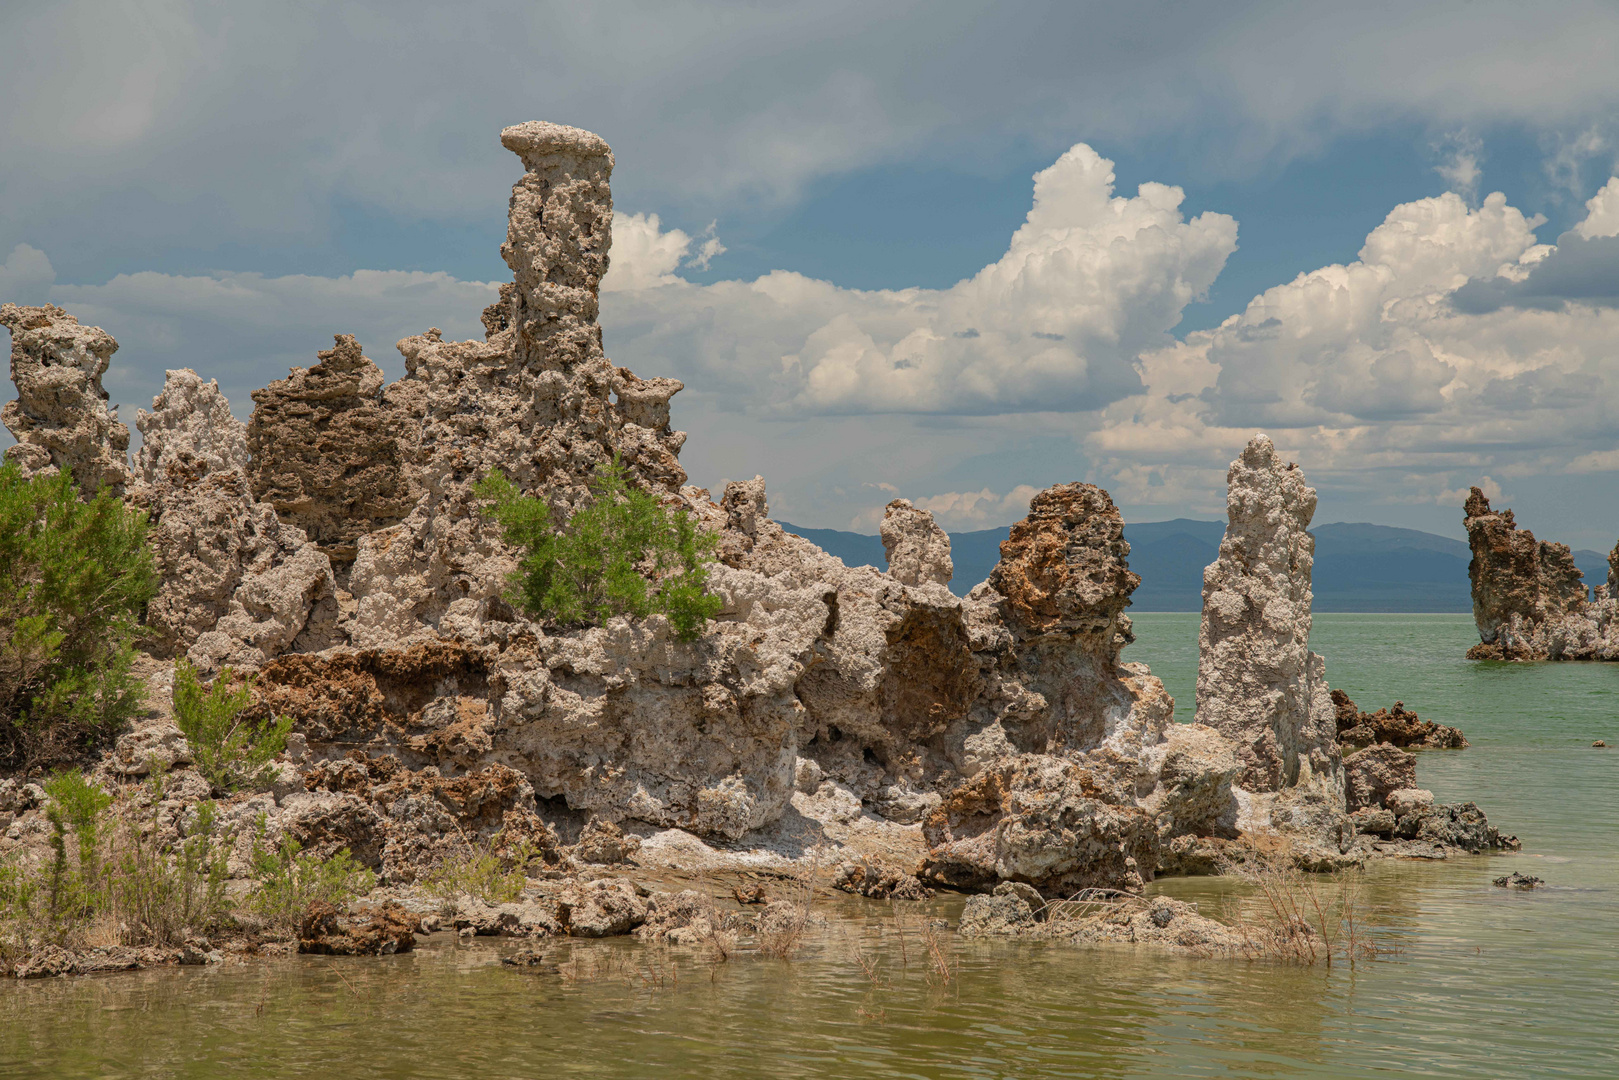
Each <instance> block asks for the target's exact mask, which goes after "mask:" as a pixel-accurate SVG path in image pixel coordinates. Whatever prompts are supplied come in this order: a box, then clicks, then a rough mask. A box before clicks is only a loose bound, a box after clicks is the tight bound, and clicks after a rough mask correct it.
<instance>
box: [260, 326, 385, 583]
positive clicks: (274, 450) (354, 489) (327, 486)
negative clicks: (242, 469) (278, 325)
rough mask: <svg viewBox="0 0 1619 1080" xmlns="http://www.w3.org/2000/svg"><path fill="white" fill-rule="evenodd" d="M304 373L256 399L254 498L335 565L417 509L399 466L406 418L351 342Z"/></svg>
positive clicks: (341, 341)
mask: <svg viewBox="0 0 1619 1080" xmlns="http://www.w3.org/2000/svg"><path fill="white" fill-rule="evenodd" d="M318 358H319V361H320V362H319V363H317V364H316V365H315V366H314V367H311V368H307V369H306V368H293V369H292V374H291V376H289V377H288V378H285V379H281V380H279V381H277V382H273V383H271V384H270V385H269V386H267V387H265V388H264V389H262V390H255V391H253V401H254V402H255V404H256V407H255V408H254V410H253V419H252V420H251V421H250V422H249V423H248V425H247V449H248V452H249V454H250V455H251V456H252V467H251V469H250V470H249V473H248V476H249V479H251V481H252V483H253V497H254V498H255V499H257V500H259V501H260V502H267V503H269V504H270V505H271V506H273V507H274V508H275V511H276V515H277V516H278V517H280V519H281V520H282V521H283V522H284V523H286V524H288V525H292V526H296V527H297V528H300V529H302V530H303V531H304V533H305V534H306V535H307V536H308V537H309V539H310V540H311V541H313V542H314V543H315V544H316V545H317V546H318V547H319V548H320V550H321V551H324V552H325V553H326V554H327V555H328V556H329V557H330V558H331V559H332V560H333V561H334V562H338V563H348V562H350V561H352V560H353V558H354V555H355V544H356V542H357V541H358V540H359V538H360V537H362V536H364V535H365V534H366V533H370V532H374V531H376V530H377V529H381V528H386V527H387V526H390V525H395V524H397V523H399V522H400V521H402V520H404V518H405V516H406V515H407V514H409V513H410V511H411V509H412V508H413V507H414V506H415V504H416V498H415V496H414V494H413V493H412V491H411V489H410V487H409V485H408V484H407V482H406V479H405V475H404V469H403V463H402V462H401V460H400V437H401V435H403V434H404V426H405V424H406V423H407V422H408V418H407V416H406V415H405V413H404V411H403V410H401V409H399V408H397V407H394V406H393V403H392V402H389V401H386V400H384V398H383V395H382V384H383V377H382V369H381V368H379V367H377V365H376V364H375V363H373V362H372V361H371V360H369V359H367V358H366V357H365V356H364V355H362V354H361V352H360V345H359V342H357V341H356V340H355V339H354V337H353V335H351V334H338V335H337V336H336V338H335V345H334V346H333V347H332V348H331V349H328V350H327V351H325V352H323V353H320V354H318Z"/></svg>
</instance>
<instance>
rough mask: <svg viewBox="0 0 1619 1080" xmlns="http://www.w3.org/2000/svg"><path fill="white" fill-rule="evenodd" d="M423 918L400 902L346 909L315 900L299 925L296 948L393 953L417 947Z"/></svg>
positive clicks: (339, 953)
mask: <svg viewBox="0 0 1619 1080" xmlns="http://www.w3.org/2000/svg"><path fill="white" fill-rule="evenodd" d="M421 928H422V918H421V916H420V915H417V914H415V913H413V912H410V911H407V910H406V909H405V908H403V907H401V906H400V905H399V904H396V903H393V902H391V901H390V902H388V903H385V904H380V905H378V906H376V907H358V908H355V909H353V910H352V911H349V912H347V913H345V912H342V911H339V910H338V909H337V908H336V907H333V906H332V905H331V904H328V903H326V902H324V901H319V900H317V901H316V902H314V903H312V904H310V905H309V910H308V911H306V912H305V913H304V919H303V925H302V926H300V927H299V929H298V951H299V952H301V953H316V954H319V955H323V956H392V955H393V954H394V953H402V952H410V951H411V950H413V949H415V948H416V935H417V934H418V933H420V932H421Z"/></svg>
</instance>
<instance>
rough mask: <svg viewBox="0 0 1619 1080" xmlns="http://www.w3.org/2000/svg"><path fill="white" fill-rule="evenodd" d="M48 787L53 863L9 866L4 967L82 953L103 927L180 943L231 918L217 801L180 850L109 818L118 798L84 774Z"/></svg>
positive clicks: (134, 940)
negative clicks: (45, 949) (33, 956)
mask: <svg viewBox="0 0 1619 1080" xmlns="http://www.w3.org/2000/svg"><path fill="white" fill-rule="evenodd" d="M45 789H46V791H47V792H49V793H50V796H51V803H50V805H49V806H48V807H47V808H46V817H47V819H48V820H49V821H50V823H51V837H50V851H51V854H50V858H49V859H48V860H47V861H46V862H44V863H42V864H40V863H36V864H32V865H30V864H24V863H21V862H14V863H12V864H10V865H7V866H3V867H0V968H4V967H7V966H9V964H10V963H12V962H15V960H16V959H17V958H19V957H21V956H24V955H26V954H27V953H29V952H30V951H32V950H35V949H38V948H40V947H41V946H45V945H59V946H62V947H65V948H69V949H73V948H78V947H81V946H82V945H84V944H85V943H86V940H87V938H88V937H89V936H90V932H91V930H92V928H93V927H97V926H101V927H106V928H109V929H111V930H112V936H113V937H115V938H116V940H117V941H118V942H119V943H121V944H124V945H177V944H179V943H180V942H182V941H184V940H185V938H186V937H188V936H189V935H192V934H207V933H209V932H211V931H212V930H213V929H214V928H215V927H216V926H218V925H219V924H220V922H221V921H222V920H223V919H225V918H226V916H227V915H228V914H229V912H228V907H227V904H226V895H225V876H226V870H225V845H224V844H223V843H221V842H220V841H219V840H218V839H217V838H216V837H215V835H214V833H215V814H214V805H213V804H212V803H203V804H201V805H200V806H199V807H198V808H197V817H196V819H195V821H194V822H193V824H192V826H191V829H190V835H189V836H187V837H186V838H185V839H184V840H182V841H180V843H179V844H178V845H159V844H154V843H153V842H152V841H151V840H150V839H148V838H147V834H148V833H149V832H150V829H149V828H148V829H143V828H142V827H141V826H140V824H139V823H137V822H133V821H130V820H127V819H120V818H119V816H117V815H115V814H109V813H108V812H107V811H108V808H109V807H110V806H111V805H112V801H113V800H112V796H111V795H109V794H107V793H106V792H104V791H102V790H101V789H100V788H99V787H97V786H96V785H94V784H92V783H90V782H89V781H88V780H86V779H85V778H84V776H83V775H81V774H80V773H77V772H65V773H59V774H57V776H55V777H54V778H53V779H52V780H50V781H49V782H48V783H47V784H46V785H45ZM70 837H71V839H72V840H73V843H72V844H71V845H70V844H69V843H68V841H69V839H70Z"/></svg>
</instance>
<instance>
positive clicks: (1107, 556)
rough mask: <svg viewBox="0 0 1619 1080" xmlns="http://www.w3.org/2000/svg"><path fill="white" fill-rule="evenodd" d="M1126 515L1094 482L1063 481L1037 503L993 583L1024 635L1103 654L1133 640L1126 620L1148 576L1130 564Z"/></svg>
mask: <svg viewBox="0 0 1619 1080" xmlns="http://www.w3.org/2000/svg"><path fill="white" fill-rule="evenodd" d="M1129 554H1130V545H1129V544H1128V543H1126V542H1125V539H1124V520H1123V519H1122V518H1120V517H1119V512H1118V510H1116V509H1115V508H1114V506H1113V500H1112V499H1111V498H1109V496H1108V493H1107V492H1105V491H1103V490H1102V489H1101V488H1099V487H1097V486H1096V485H1094V484H1060V485H1058V486H1057V487H1054V488H1048V489H1047V490H1045V491H1042V492H1041V493H1040V494H1038V495H1036V496H1035V497H1034V498H1033V499H1031V500H1029V516H1028V517H1026V518H1024V519H1023V520H1022V521H1020V522H1018V523H1017V524H1016V525H1014V526H1012V529H1011V532H1010V535H1009V536H1008V537H1007V539H1006V540H1005V541H1004V542H1003V543H1002V544H1001V561H1000V562H999V563H997V564H996V566H995V569H994V570H992V571H991V572H990V576H989V585H990V587H991V588H992V589H994V590H995V591H996V592H998V593H1000V594H1001V596H1002V597H1003V598H1004V599H1003V600H1002V603H1001V608H1002V611H1003V613H1004V615H1005V617H1006V621H1007V623H1008V624H1009V625H1010V626H1012V627H1013V628H1014V629H1015V630H1016V631H1018V632H1019V633H1021V634H1022V635H1024V636H1030V635H1043V634H1061V635H1064V636H1069V637H1073V638H1074V639H1076V641H1079V642H1082V643H1083V645H1084V646H1085V648H1086V649H1087V650H1088V651H1091V652H1095V653H1099V654H1102V653H1108V652H1111V653H1113V654H1114V655H1117V653H1118V650H1119V649H1120V648H1122V647H1123V646H1124V645H1126V644H1128V643H1129V642H1131V641H1133V640H1134V638H1133V637H1132V636H1131V634H1130V621H1129V619H1127V618H1125V617H1124V609H1125V608H1126V607H1128V606H1129V603H1130V594H1131V593H1132V592H1134V591H1135V589H1136V586H1138V585H1140V584H1141V578H1140V577H1138V576H1136V575H1135V574H1132V573H1131V572H1130V566H1129V563H1128V562H1127V561H1126V559H1127V558H1128V556H1129Z"/></svg>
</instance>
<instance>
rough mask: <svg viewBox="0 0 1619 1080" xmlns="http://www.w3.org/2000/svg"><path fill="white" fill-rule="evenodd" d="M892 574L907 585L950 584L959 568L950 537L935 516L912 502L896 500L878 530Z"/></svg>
mask: <svg viewBox="0 0 1619 1080" xmlns="http://www.w3.org/2000/svg"><path fill="white" fill-rule="evenodd" d="M878 532H879V533H880V535H881V537H882V541H883V551H884V552H885V553H886V554H887V556H888V573H889V575H890V576H892V577H893V578H894V580H896V581H901V582H904V583H905V584H906V585H926V584H929V583H930V582H936V583H938V584H940V585H948V584H950V579H951V577H953V576H954V575H955V567H954V566H953V565H952V564H951V561H950V537H949V535H948V534H947V533H946V532H945V531H944V530H943V529H941V528H939V526H938V525H936V524H935V523H934V521H933V512H932V511H930V510H918V509H917V508H916V507H914V506H912V505H911V501H910V500H909V499H895V500H894V501H893V502H891V503H889V504H888V509H887V511H886V512H885V513H884V514H883V523H882V525H881V526H879V528H878Z"/></svg>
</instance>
